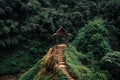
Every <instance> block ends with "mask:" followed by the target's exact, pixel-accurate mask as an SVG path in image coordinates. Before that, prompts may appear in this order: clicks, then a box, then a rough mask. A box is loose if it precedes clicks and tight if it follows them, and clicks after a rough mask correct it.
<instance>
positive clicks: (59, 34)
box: [52, 27, 71, 37]
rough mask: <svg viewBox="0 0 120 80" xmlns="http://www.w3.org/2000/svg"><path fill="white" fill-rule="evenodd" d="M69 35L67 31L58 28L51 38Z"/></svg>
mask: <svg viewBox="0 0 120 80" xmlns="http://www.w3.org/2000/svg"><path fill="white" fill-rule="evenodd" d="M70 35H71V34H70V33H68V31H67V30H66V29H65V28H63V27H60V28H59V29H58V30H57V31H56V32H55V33H54V34H53V35H52V36H53V37H58V36H70Z"/></svg>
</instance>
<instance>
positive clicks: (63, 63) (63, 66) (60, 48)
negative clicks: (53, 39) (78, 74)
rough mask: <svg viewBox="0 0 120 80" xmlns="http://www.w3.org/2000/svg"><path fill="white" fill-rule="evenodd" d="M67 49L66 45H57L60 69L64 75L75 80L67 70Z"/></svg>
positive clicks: (70, 79)
mask: <svg viewBox="0 0 120 80" xmlns="http://www.w3.org/2000/svg"><path fill="white" fill-rule="evenodd" d="M65 47H66V44H58V45H57V53H58V60H59V68H61V70H62V71H63V73H64V74H66V75H67V76H68V78H69V80H75V79H74V78H73V77H72V75H71V74H70V73H69V72H68V70H67V66H66V61H65V59H64V53H65Z"/></svg>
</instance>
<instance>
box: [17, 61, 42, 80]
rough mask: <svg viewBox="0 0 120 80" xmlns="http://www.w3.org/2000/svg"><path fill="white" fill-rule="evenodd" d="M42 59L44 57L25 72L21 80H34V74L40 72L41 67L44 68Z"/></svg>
mask: <svg viewBox="0 0 120 80" xmlns="http://www.w3.org/2000/svg"><path fill="white" fill-rule="evenodd" d="M42 61H43V59H41V60H39V61H38V62H37V63H36V64H35V65H34V66H33V67H32V68H31V69H29V70H28V71H27V72H26V73H25V74H23V75H22V76H21V77H20V78H19V80H33V79H34V76H35V75H36V74H37V73H38V72H39V70H40V68H42V65H41V63H42Z"/></svg>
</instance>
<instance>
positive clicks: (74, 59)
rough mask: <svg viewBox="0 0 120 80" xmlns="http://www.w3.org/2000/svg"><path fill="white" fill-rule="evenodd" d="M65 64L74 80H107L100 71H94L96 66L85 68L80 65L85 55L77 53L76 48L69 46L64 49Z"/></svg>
mask: <svg viewBox="0 0 120 80" xmlns="http://www.w3.org/2000/svg"><path fill="white" fill-rule="evenodd" d="M65 55H66V63H67V69H68V71H69V72H70V73H71V75H72V76H73V77H74V79H76V80H107V79H108V78H107V76H106V74H105V73H104V72H102V71H100V69H95V67H97V66H96V65H94V66H92V67H88V65H87V66H85V65H84V64H82V63H81V61H82V60H83V59H85V58H86V55H84V54H82V53H80V52H78V51H77V50H76V48H75V47H74V46H72V45H69V46H68V47H67V48H66V52H65Z"/></svg>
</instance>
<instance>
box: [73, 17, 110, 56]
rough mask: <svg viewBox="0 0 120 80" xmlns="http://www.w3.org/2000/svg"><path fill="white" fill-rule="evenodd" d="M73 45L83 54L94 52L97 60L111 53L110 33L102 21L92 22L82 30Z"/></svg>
mask: <svg viewBox="0 0 120 80" xmlns="http://www.w3.org/2000/svg"><path fill="white" fill-rule="evenodd" d="M72 44H74V45H75V46H76V47H77V49H78V50H79V51H82V52H83V53H89V52H92V53H93V54H94V55H95V56H96V57H97V58H101V57H103V56H104V55H105V54H106V53H107V52H109V51H111V47H110V44H109V36H108V31H107V29H106V28H105V26H104V24H103V20H102V19H95V20H93V21H90V22H89V23H88V24H87V25H85V26H84V27H83V28H81V29H80V30H79V33H78V35H77V36H76V38H75V39H74V40H73V42H72Z"/></svg>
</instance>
